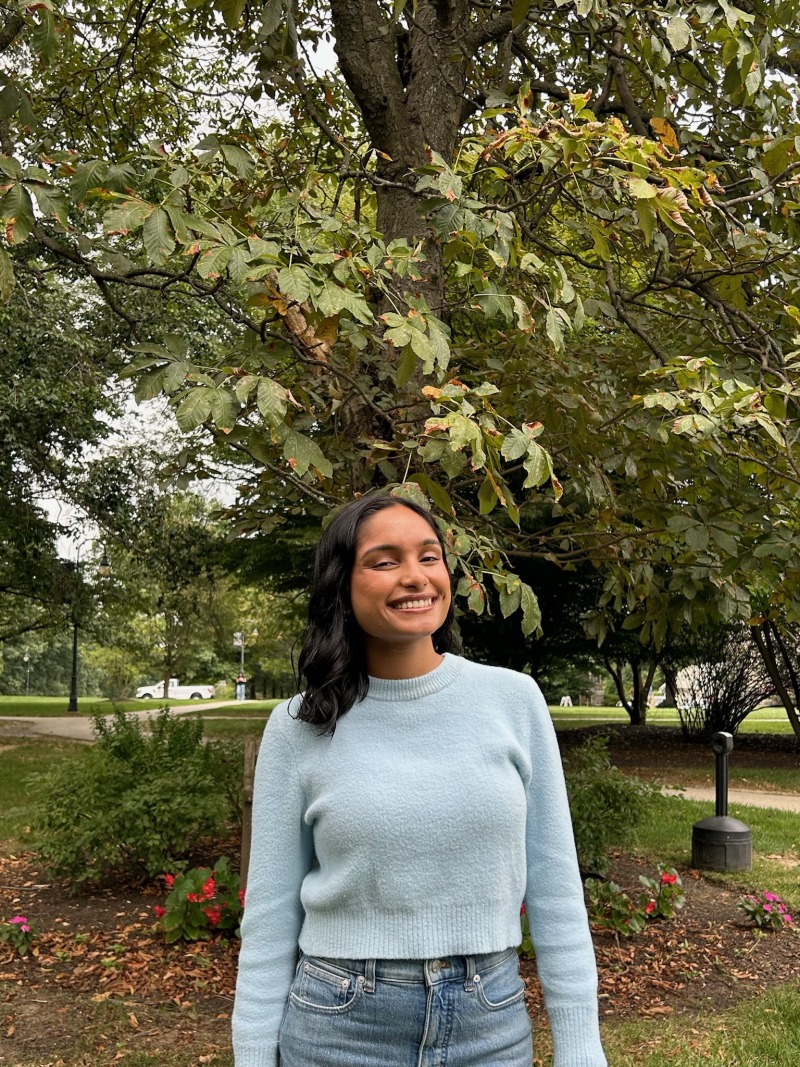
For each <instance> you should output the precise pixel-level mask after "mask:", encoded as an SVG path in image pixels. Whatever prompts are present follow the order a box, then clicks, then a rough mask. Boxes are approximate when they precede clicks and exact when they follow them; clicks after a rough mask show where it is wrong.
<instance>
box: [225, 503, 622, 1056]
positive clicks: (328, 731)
mask: <svg viewBox="0 0 800 1067" xmlns="http://www.w3.org/2000/svg"><path fill="white" fill-rule="evenodd" d="M458 647H459V646H458V644H457V639H456V638H455V636H454V634H453V603H452V595H451V589H450V574H449V570H448V566H447V557H446V547H445V544H444V542H443V540H442V536H441V534H440V532H439V530H438V527H437V526H436V523H435V521H434V519H433V517H432V516H431V515H430V514H429V513H428V512H427V511H425V510H424V509H423V508H420V507H418V506H416V505H414V504H411V503H408V502H406V501H401V500H398V499H396V498H392V497H389V496H379V495H375V496H370V497H362V498H360V499H359V500H356V501H354V502H352V503H351V504H348V505H347V506H346V507H344V508H342V509H341V510H340V511H339V512H338V513H337V514H336V515H335V516H334V518H333V519H332V521H331V522H330V523H329V525H328V526H327V528H326V529H325V531H324V532H323V534H322V537H321V539H320V543H319V548H318V552H317V559H316V566H315V574H314V590H313V593H312V596H311V599H310V602H309V619H308V627H307V630H306V633H305V636H304V640H303V649H302V653H301V656H300V660H299V668H300V672H301V674H302V675H303V676H304V678H305V680H306V683H307V684H306V689H305V692H304V693H302V694H300V695H298V696H296V697H294V698H292V700H290V701H287V702H285V703H283V704H281V705H279V706H278V707H277V708H276V709H275V710H274V712H273V713H272V716H271V717H270V720H269V723H268V724H267V727H266V730H265V733H264V740H263V743H262V745H261V750H260V754H259V759H258V765H257V768H256V780H255V794H254V803H253V831H252V842H253V844H252V855H251V860H250V869H249V872H248V885H247V907H246V909H245V913H244V920H243V923H242V950H241V955H240V958H239V976H238V981H237V989H236V1002H235V1007H234V1014H233V1036H234V1052H235V1059H236V1067H278V1065H279V1064H280V1067H402V1065H405V1064H407V1063H411V1062H414V1063H423V1062H425V1063H427V1062H436V1063H440V1062H445V1061H446V1062H447V1063H448V1065H449V1067H494V1065H495V1064H499V1063H503V1064H505V1065H506V1067H530V1064H531V1061H532V1058H533V1049H532V1034H531V1026H530V1021H529V1019H528V1015H527V1011H526V1007H525V996H524V994H525V985H524V982H523V981H522V980H521V978H520V975H519V966H518V961H517V954H516V951H515V946H516V945H518V944H519V942H520V939H521V930H520V908H521V905H522V904H523V901H524V903H525V904H526V906H527V914H528V919H529V922H530V928H531V934H532V938H533V942H534V946H535V949H536V957H537V967H538V971H539V977H540V979H541V981H542V986H543V988H544V991H545V1000H546V1004H547V1009H548V1014H549V1016H550V1022H551V1028H552V1031H553V1039H554V1049H555V1067H605V1063H606V1060H605V1055H604V1053H603V1049H602V1046H601V1043H600V1036H599V1027H598V1017H597V971H596V966H595V961H594V955H593V951H592V944H591V939H590V936H589V927H588V922H587V918H586V910H585V907H584V902H583V888H582V885H581V880H580V875H579V872H578V865H577V860H576V856H575V847H574V841H573V836H572V829H571V824H570V818H569V807H568V804H567V796H566V789H565V786H564V778H563V773H562V770H561V763H560V759H559V754H558V746H557V744H556V741H555V734H554V731H553V726H552V723H551V721H550V716H549V713H548V709H547V705H546V704H545V702H544V698H543V697H542V694H541V693H540V691H539V689H538V687H537V686H536V683H535V682H534V681H533V680H532V679H531V678H530V677H528V676H526V675H522V674H517V673H515V672H513V671H508V670H503V669H499V668H495V667H488V666H483V665H478V664H474V663H470V662H469V661H467V660H466V659H464V658H462V657H461V656H460V655H458V654H456V653H457V651H458ZM556 898H557V899H558V902H559V903H558V908H557V909H553V908H552V906H551V901H552V900H553V899H556Z"/></svg>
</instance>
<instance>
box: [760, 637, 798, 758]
mask: <svg viewBox="0 0 800 1067" xmlns="http://www.w3.org/2000/svg"><path fill="white" fill-rule="evenodd" d="M750 634H751V636H752V638H753V641H754V642H755V644H756V647H757V648H758V651H759V652H760V653H761V658H762V659H763V660H764V665H765V667H766V668H767V672H768V673H769V676H770V678H771V679H772V682H773V684H774V686H775V690H776V692H777V694H778V696H779V697H780V698H781V703H782V704H783V706H784V708H785V710H786V714H787V716H788V717H789V722H790V723H791V724H792V729H793V730H794V733H795V736H796V737H797V738H798V739H800V715H799V714H798V708H800V679H799V678H798V676H797V671H796V670H795V668H794V665H793V663H792V661H791V657H790V656H789V653H788V650H787V648H786V645H785V643H784V641H783V638H782V637H781V634H780V631H779V630H778V628H777V626H776V625H775V623H774V622H764V623H762V624H761V625H760V626H753V627H752V628H751V630H750ZM779 660H780V662H779ZM781 666H782V667H783V672H782V671H781ZM787 680H788V682H789V685H787V684H786V682H787Z"/></svg>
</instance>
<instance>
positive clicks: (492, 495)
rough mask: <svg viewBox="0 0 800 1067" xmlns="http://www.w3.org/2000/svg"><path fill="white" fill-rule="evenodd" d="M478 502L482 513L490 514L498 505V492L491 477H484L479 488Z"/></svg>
mask: <svg viewBox="0 0 800 1067" xmlns="http://www.w3.org/2000/svg"><path fill="white" fill-rule="evenodd" d="M478 504H479V505H480V513H481V515H489V514H490V513H491V512H492V511H494V509H495V508H496V507H497V493H496V492H495V489H494V486H493V485H492V482H491V479H489V478H484V479H483V483H482V484H481V487H480V489H479V490H478Z"/></svg>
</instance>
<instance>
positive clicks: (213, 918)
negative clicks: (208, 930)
mask: <svg viewBox="0 0 800 1067" xmlns="http://www.w3.org/2000/svg"><path fill="white" fill-rule="evenodd" d="M203 911H204V912H205V914H206V917H207V918H208V921H209V923H210V924H211V925H212V926H216V925H217V923H218V922H219V920H220V915H221V913H222V909H221V908H220V907H219V906H218V905H216V904H215V905H214V906H213V907H210V908H203Z"/></svg>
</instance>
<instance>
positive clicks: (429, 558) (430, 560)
mask: <svg viewBox="0 0 800 1067" xmlns="http://www.w3.org/2000/svg"><path fill="white" fill-rule="evenodd" d="M441 558H442V557H441V556H437V555H436V553H435V552H434V553H432V554H431V555H429V556H423V557H422V562H423V563H438V562H439V560H440V559H441Z"/></svg>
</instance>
